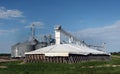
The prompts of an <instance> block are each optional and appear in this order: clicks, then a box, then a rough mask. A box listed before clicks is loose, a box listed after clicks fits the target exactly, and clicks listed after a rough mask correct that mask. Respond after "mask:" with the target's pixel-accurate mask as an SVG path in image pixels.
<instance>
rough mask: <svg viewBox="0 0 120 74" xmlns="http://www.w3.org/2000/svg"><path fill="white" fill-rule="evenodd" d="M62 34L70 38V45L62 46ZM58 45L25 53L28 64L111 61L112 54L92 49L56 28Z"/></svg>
mask: <svg viewBox="0 0 120 74" xmlns="http://www.w3.org/2000/svg"><path fill="white" fill-rule="evenodd" d="M61 33H63V34H64V35H66V36H67V37H68V38H69V43H66V44H63V43H62V44H61ZM55 39H56V44H55V45H51V46H47V47H44V48H40V49H37V50H35V51H31V52H26V53H25V61H26V62H60V63H77V62H81V61H89V60H109V59H110V54H108V53H106V52H104V51H99V50H96V49H92V48H90V47H89V46H88V45H87V44H85V43H84V42H83V41H81V40H79V39H77V38H76V37H74V36H72V35H71V34H69V33H67V32H66V31H64V30H63V29H62V28H61V26H57V27H55Z"/></svg>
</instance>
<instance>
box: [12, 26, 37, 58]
mask: <svg viewBox="0 0 120 74" xmlns="http://www.w3.org/2000/svg"><path fill="white" fill-rule="evenodd" d="M31 30H32V31H31V32H32V39H31V40H29V41H28V40H27V41H25V42H21V43H20V42H19V43H16V44H15V45H13V46H12V47H11V57H12V58H21V57H25V52H30V51H33V50H35V49H36V45H37V44H38V43H39V41H38V40H37V39H36V38H35V37H34V35H35V33H34V32H35V30H34V24H33V25H32V28H31Z"/></svg>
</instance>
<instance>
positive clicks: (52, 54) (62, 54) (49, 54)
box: [45, 53, 69, 56]
mask: <svg viewBox="0 0 120 74" xmlns="http://www.w3.org/2000/svg"><path fill="white" fill-rule="evenodd" d="M45 56H69V54H68V53H45Z"/></svg>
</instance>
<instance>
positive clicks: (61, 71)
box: [0, 57, 120, 74]
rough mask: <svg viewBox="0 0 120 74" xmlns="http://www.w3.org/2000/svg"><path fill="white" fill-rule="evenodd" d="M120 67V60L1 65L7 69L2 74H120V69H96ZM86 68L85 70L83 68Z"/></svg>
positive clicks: (10, 63)
mask: <svg viewBox="0 0 120 74" xmlns="http://www.w3.org/2000/svg"><path fill="white" fill-rule="evenodd" d="M108 64H109V65H120V58H115V57H114V58H113V57H112V58H111V61H90V62H81V63H76V64H61V63H42V62H41V63H27V64H20V61H18V62H6V63H0V65H2V66H7V68H0V74H120V67H94V68H89V66H101V65H108ZM82 67H85V68H82Z"/></svg>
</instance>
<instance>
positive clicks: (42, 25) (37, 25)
mask: <svg viewBox="0 0 120 74" xmlns="http://www.w3.org/2000/svg"><path fill="white" fill-rule="evenodd" d="M32 24H34V25H35V27H36V28H43V27H44V23H43V22H41V21H35V22H32V23H31V24H30V25H27V26H25V28H31V27H32Z"/></svg>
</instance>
